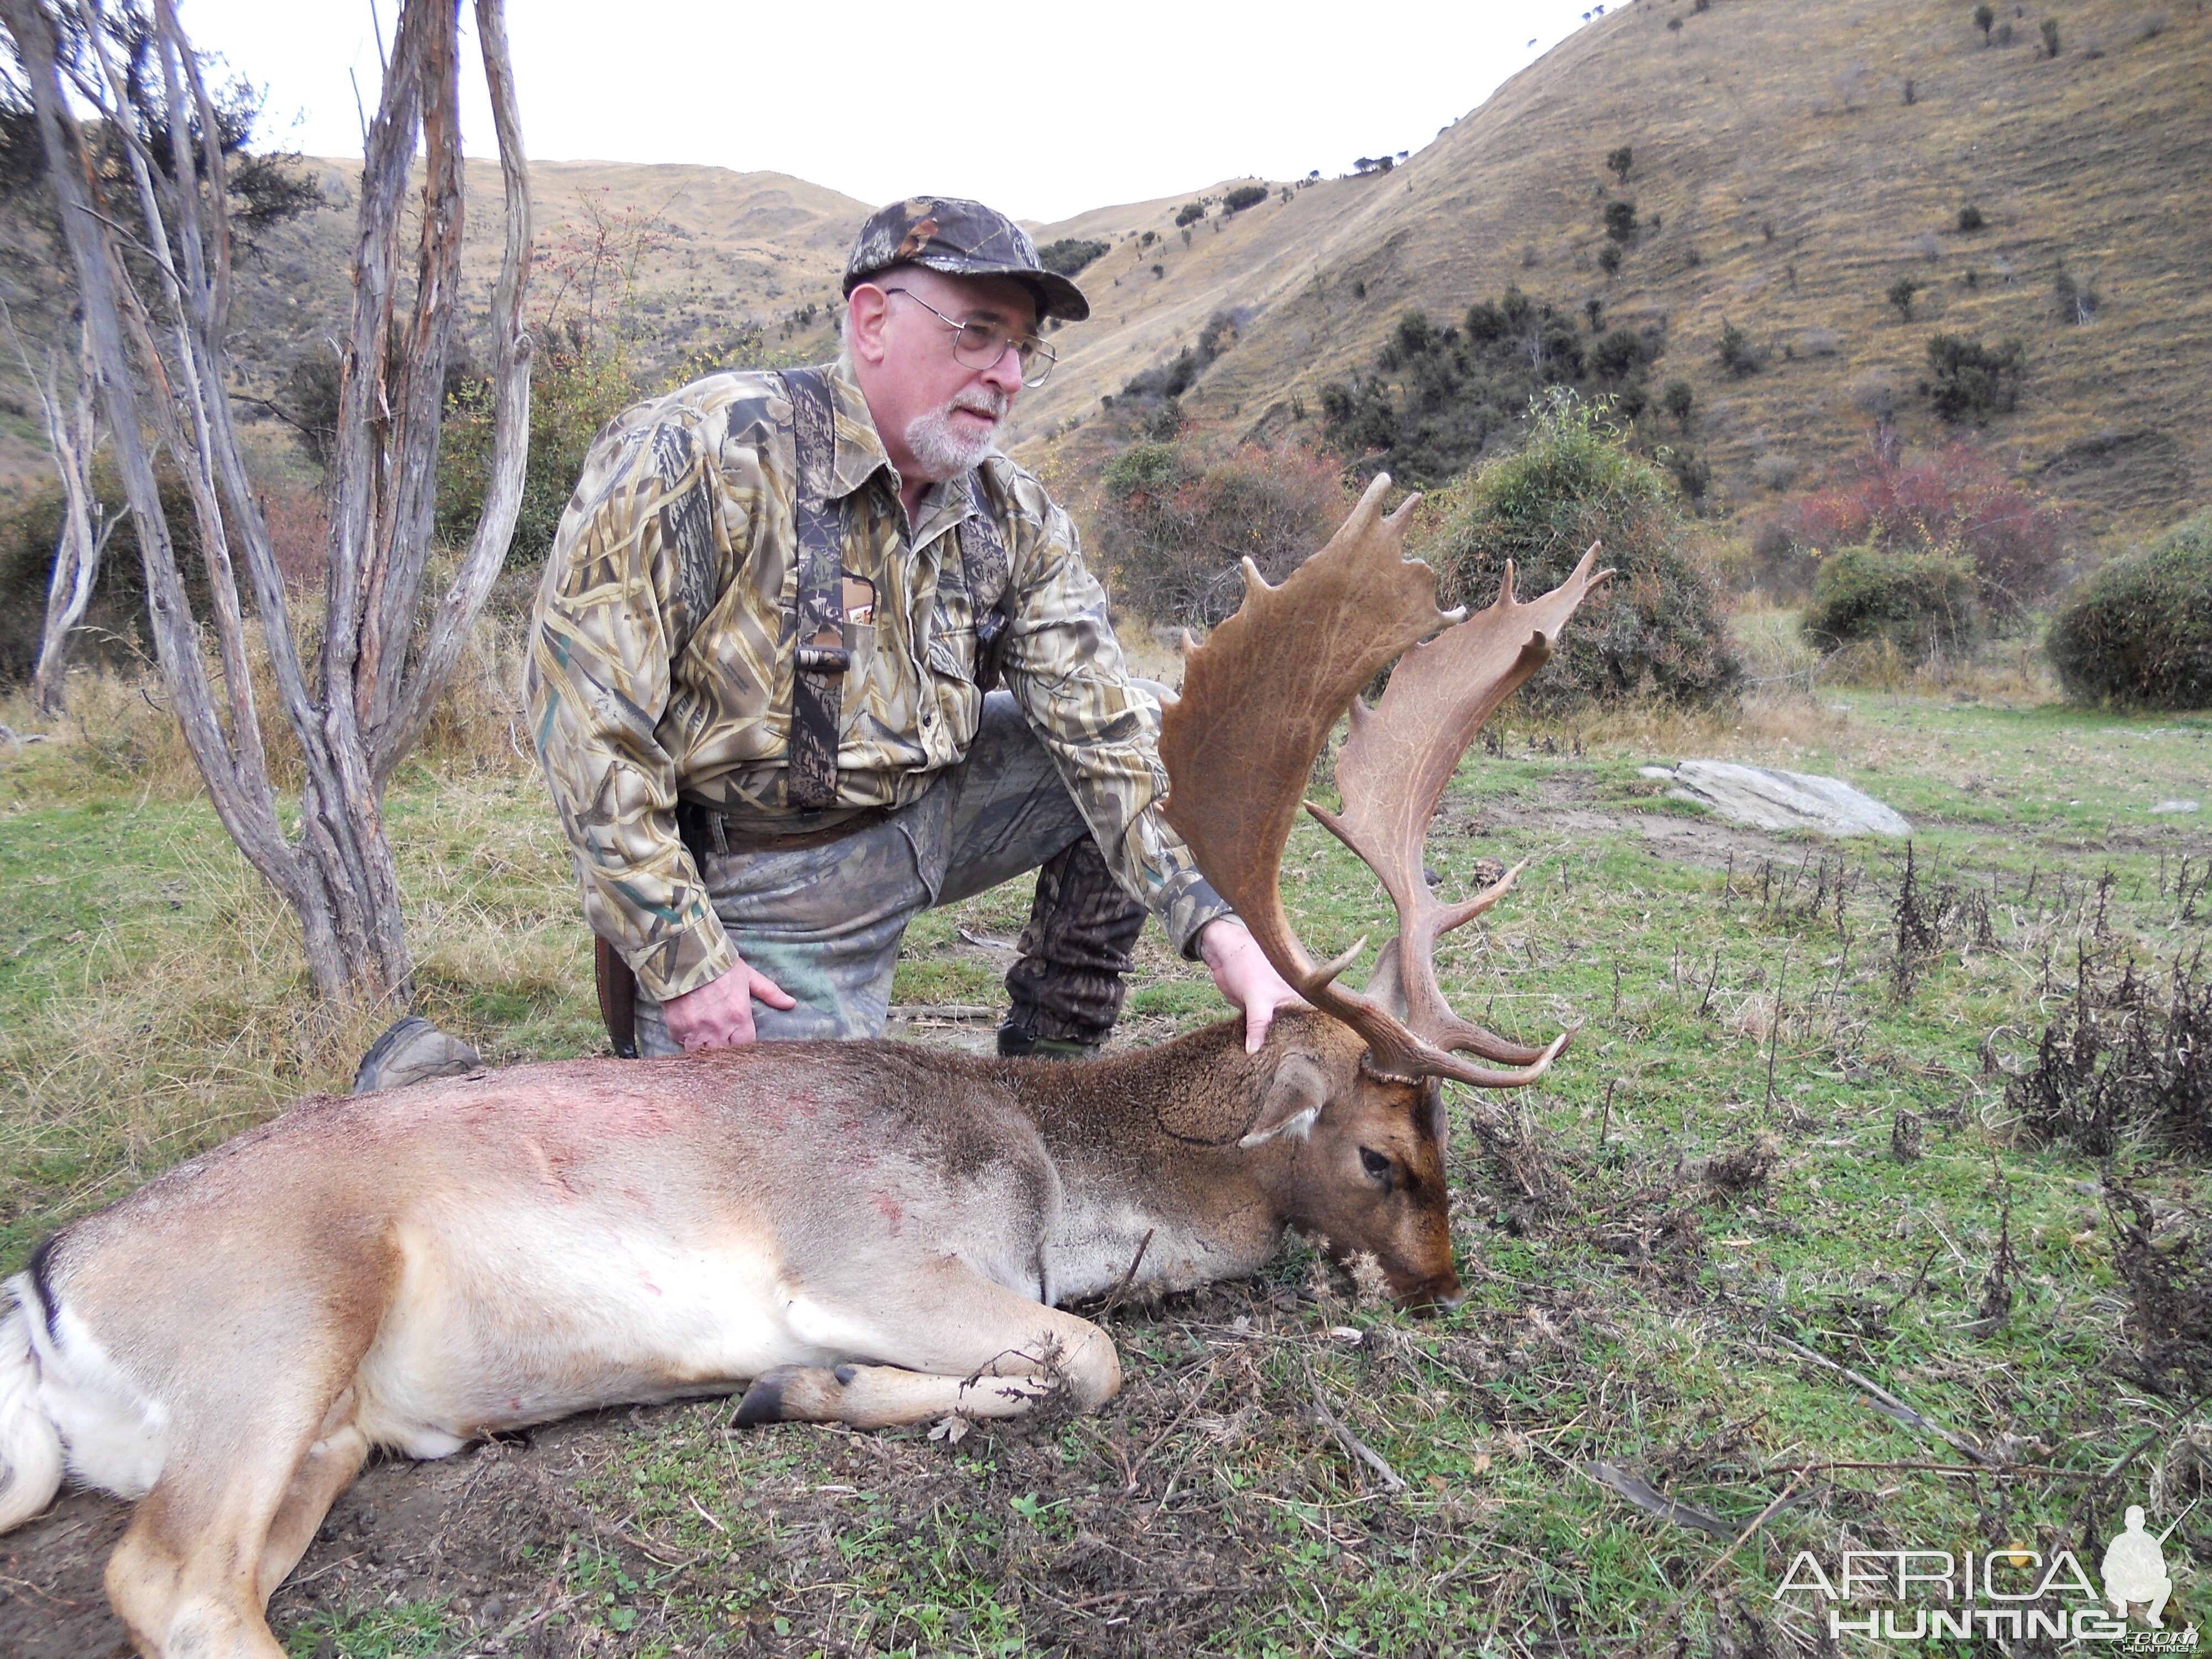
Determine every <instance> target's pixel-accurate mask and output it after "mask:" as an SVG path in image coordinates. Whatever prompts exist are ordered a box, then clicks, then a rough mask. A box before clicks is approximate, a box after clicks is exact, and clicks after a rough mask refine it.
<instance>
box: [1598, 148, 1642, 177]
mask: <svg viewBox="0 0 2212 1659" xmlns="http://www.w3.org/2000/svg"><path fill="white" fill-rule="evenodd" d="M1605 164H1606V166H1607V167H1608V168H1609V169H1611V171H1612V173H1613V177H1614V178H1615V179H1619V180H1620V182H1621V183H1622V184H1624V185H1625V184H1626V183H1627V182H1628V170H1629V168H1631V167H1633V166H1635V165H1636V152H1635V151H1634V150H1632V149H1629V147H1628V146H1627V145H1626V144H1622V145H1620V147H1619V148H1618V149H1609V150H1607V152H1606V155H1605Z"/></svg>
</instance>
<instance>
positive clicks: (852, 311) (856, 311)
mask: <svg viewBox="0 0 2212 1659" xmlns="http://www.w3.org/2000/svg"><path fill="white" fill-rule="evenodd" d="M890 307H891V296H890V295H888V294H886V293H884V291H883V289H879V288H878V287H877V286H876V285H875V284H874V283H861V284H860V286H859V287H858V288H856V289H854V290H853V295H852V297H851V298H850V299H849V300H848V301H846V302H845V338H846V339H847V340H848V341H849V342H850V343H851V344H852V349H853V355H854V356H855V357H858V358H860V359H861V360H862V361H863V362H870V363H879V362H882V361H883V358H884V322H885V321H886V320H887V319H888V318H889V316H890Z"/></svg>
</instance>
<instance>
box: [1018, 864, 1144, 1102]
mask: <svg viewBox="0 0 2212 1659" xmlns="http://www.w3.org/2000/svg"><path fill="white" fill-rule="evenodd" d="M1144 929H1145V907H1144V906H1143V905H1142V904H1139V902H1137V901H1136V900H1135V899H1133V898H1131V897H1130V896H1128V894H1127V893H1125V892H1124V891H1122V890H1121V884H1120V883H1119V882H1117V881H1115V879H1114V878H1113V875H1112V873H1111V872H1109V871H1108V869H1107V868H1106V860H1104V858H1103V857H1102V856H1100V854H1099V851H1098V843H1097V842H1095V841H1093V840H1091V837H1090V836H1077V837H1076V838H1075V840H1073V841H1072V842H1069V843H1068V844H1067V846H1066V848H1063V849H1061V850H1060V852H1058V853H1055V854H1053V856H1052V857H1051V858H1049V859H1047V860H1045V861H1044V863H1043V865H1042V866H1040V867H1039V869H1038V871H1037V880H1036V898H1035V899H1034V900H1032V901H1031V902H1030V920H1029V925H1028V926H1027V927H1024V928H1023V929H1022V937H1021V943H1020V946H1019V949H1020V952H1021V954H1020V955H1019V956H1018V957H1017V958H1016V959H1015V962H1014V965H1013V966H1012V968H1011V969H1008V970H1007V972H1006V994H1007V996H1008V998H1009V999H1010V1000H1012V1009H1011V1011H1010V1012H1008V1013H1007V1015H1006V1024H1003V1025H1001V1026H1000V1027H999V1052H1000V1054H1006V1055H1030V1056H1034V1057H1036V1058H1038V1059H1051V1060H1088V1059H1090V1058H1091V1056H1092V1055H1094V1054H1097V1052H1098V1050H1099V1049H1100V1048H1102V1047H1103V1045H1104V1043H1105V1042H1106V1039H1107V1038H1108V1037H1109V1036H1112V1035H1113V1031H1114V1021H1115V1018H1117V1017H1118V1016H1119V1015H1120V1014H1121V992H1122V986H1121V975H1123V974H1125V973H1127V971H1128V970H1129V968H1130V965H1131V962H1132V957H1131V956H1130V954H1129V952H1130V947H1131V946H1133V945H1135V943H1136V942H1137V935H1138V934H1139V933H1142V932H1144Z"/></svg>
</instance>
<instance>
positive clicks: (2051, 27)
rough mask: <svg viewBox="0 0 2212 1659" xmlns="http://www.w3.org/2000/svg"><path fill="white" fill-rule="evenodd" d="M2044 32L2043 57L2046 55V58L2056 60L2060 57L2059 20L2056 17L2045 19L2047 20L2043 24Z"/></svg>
mask: <svg viewBox="0 0 2212 1659" xmlns="http://www.w3.org/2000/svg"><path fill="white" fill-rule="evenodd" d="M2042 32H2043V55H2044V56H2045V58H2056V57H2057V56H2058V20H2057V18H2055V17H2046V18H2045V19H2044V20H2043V24H2042Z"/></svg>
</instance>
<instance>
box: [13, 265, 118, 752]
mask: <svg viewBox="0 0 2212 1659" xmlns="http://www.w3.org/2000/svg"><path fill="white" fill-rule="evenodd" d="M0 324H4V325H5V326H6V328H7V331H8V332H9V336H10V337H12V338H13V339H14V341H15V349H16V351H17V353H18V355H19V356H21V358H22V362H23V374H24V377H25V378H26V379H27V380H29V381H30V382H31V385H32V386H33V389H34V390H35V391H36V392H38V394H39V417H40V422H42V423H43V424H44V426H45V428H46V451H47V453H49V454H51V455H52V457H53V461H54V471H55V473H56V475H57V476H58V477H59V478H60V480H61V487H62V503H61V504H62V512H61V525H60V532H61V533H60V534H59V535H58V537H57V538H55V541H54V549H53V563H52V568H51V569H50V570H49V571H48V573H47V577H46V622H45V626H44V627H43V628H41V629H40V635H39V655H38V665H37V667H36V669H35V670H34V671H33V673H32V676H31V702H32V704H33V707H35V708H37V709H38V710H39V712H40V713H41V714H46V715H47V716H49V717H52V716H54V715H58V714H61V713H62V712H63V711H64V708H66V706H67V703H68V696H69V691H68V683H67V676H68V672H69V645H70V635H71V633H73V632H74V631H75V630H76V625H77V624H78V623H81V622H82V621H83V620H84V613H85V611H86V609H87V608H88V606H89V605H91V603H92V589H93V583H94V580H95V579H96V578H97V577H98V576H99V574H100V554H101V553H102V552H103V551H105V550H106V546H107V540H108V538H109V537H111V536H112V535H113V534H114V533H115V526H117V525H118V523H120V522H121V518H122V515H121V514H119V513H108V512H107V511H106V509H105V508H104V507H101V506H100V501H99V499H98V497H97V495H96V494H95V492H94V489H93V483H92V463H93V458H94V455H95V454H96V453H98V450H99V447H100V429H99V403H98V400H97V398H95V397H94V382H95V379H96V376H97V373H98V371H97V368H96V366H95V365H94V362H93V357H92V349H91V341H90V338H89V337H88V335H87V333H86V331H85V329H84V327H83V325H82V324H80V325H79V326H78V330H77V350H76V375H75V376H74V377H73V379H74V386H73V388H72V391H73V395H72V396H71V397H70V398H68V399H67V400H66V401H64V398H63V395H62V385H61V371H60V366H59V363H58V358H59V356H60V355H61V354H60V353H59V351H58V350H54V349H49V350H48V352H47V354H46V368H45V370H44V372H43V373H41V372H40V369H39V368H36V367H35V366H33V363H32V362H31V352H30V347H29V346H28V344H27V343H26V342H25V341H24V339H23V337H22V336H21V334H20V333H19V332H17V331H16V328H15V318H14V316H13V315H12V314H11V313H9V310H8V308H7V306H6V304H5V303H4V302H0Z"/></svg>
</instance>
